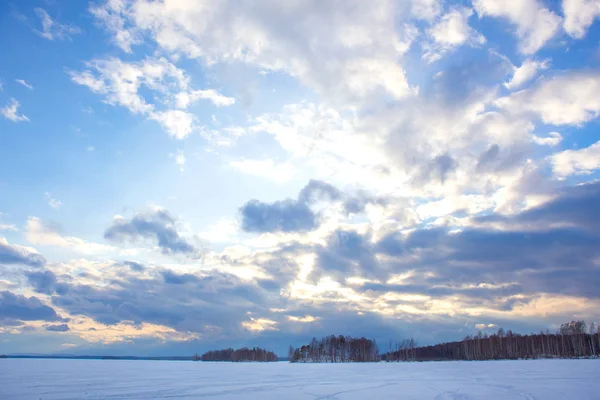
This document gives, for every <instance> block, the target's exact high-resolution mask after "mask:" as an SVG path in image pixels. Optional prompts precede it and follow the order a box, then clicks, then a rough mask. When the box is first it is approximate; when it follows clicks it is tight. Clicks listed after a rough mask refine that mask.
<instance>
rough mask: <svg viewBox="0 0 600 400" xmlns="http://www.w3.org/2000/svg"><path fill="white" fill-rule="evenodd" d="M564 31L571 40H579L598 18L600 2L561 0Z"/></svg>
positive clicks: (596, 0) (599, 0) (593, 0)
mask: <svg viewBox="0 0 600 400" xmlns="http://www.w3.org/2000/svg"><path fill="white" fill-rule="evenodd" d="M562 8H563V14H564V15H565V21H564V24H563V26H564V28H565V31H566V32H567V33H568V34H569V35H570V36H571V37H573V38H576V39H581V38H583V37H584V36H585V34H586V32H587V29H588V28H589V27H590V25H592V23H593V22H594V19H596V18H598V17H599V16H600V0H563V4H562Z"/></svg>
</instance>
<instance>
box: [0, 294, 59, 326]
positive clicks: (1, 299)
mask: <svg viewBox="0 0 600 400" xmlns="http://www.w3.org/2000/svg"><path fill="white" fill-rule="evenodd" d="M0 315H1V316H2V317H3V318H11V319H18V320H22V321H37V320H42V321H62V320H63V319H62V318H61V317H60V316H59V315H58V314H56V311H54V309H53V308H52V307H48V306H47V305H45V304H44V303H42V302H41V300H40V299H38V298H37V297H33V296H32V297H25V296H23V295H20V294H14V293H11V292H8V291H4V292H0Z"/></svg>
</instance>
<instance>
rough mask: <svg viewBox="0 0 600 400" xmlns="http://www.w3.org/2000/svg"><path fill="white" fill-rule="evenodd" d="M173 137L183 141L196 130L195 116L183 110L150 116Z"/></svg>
mask: <svg viewBox="0 0 600 400" xmlns="http://www.w3.org/2000/svg"><path fill="white" fill-rule="evenodd" d="M150 119H153V120H155V121H156V122H158V123H159V124H160V125H161V126H162V127H163V128H164V129H165V130H166V131H167V132H168V133H169V135H171V136H172V137H174V138H176V139H183V138H185V137H187V136H188V135H190V134H191V133H192V132H193V131H194V130H195V129H196V117H195V116H194V114H192V113H189V112H186V111H181V110H168V111H158V112H153V113H151V114H150Z"/></svg>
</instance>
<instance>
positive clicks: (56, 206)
mask: <svg viewBox="0 0 600 400" xmlns="http://www.w3.org/2000/svg"><path fill="white" fill-rule="evenodd" d="M44 197H46V200H48V205H49V206H50V207H52V208H54V209H55V210H57V209H59V208H60V207H61V206H62V205H63V203H62V201H60V200H57V199H55V198H54V197H52V194H51V193H50V192H46V193H44Z"/></svg>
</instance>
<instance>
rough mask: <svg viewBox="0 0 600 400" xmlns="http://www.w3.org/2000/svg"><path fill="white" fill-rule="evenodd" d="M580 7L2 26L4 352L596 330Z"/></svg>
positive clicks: (71, 5)
mask: <svg viewBox="0 0 600 400" xmlns="http://www.w3.org/2000/svg"><path fill="white" fill-rule="evenodd" d="M599 16H600V1H598V0H562V1H542V0H505V1H492V0H473V1H459V2H452V1H443V0H427V1H417V0H395V1H393V0H386V1H383V0H382V1H375V2H363V1H358V0H357V1H326V2H320V1H298V2H279V1H261V2H252V1H248V2H243V3H238V2H232V1H231V2H230V1H221V2H206V1H201V0H195V1H183V0H160V1H159V0H156V1H150V0H132V1H124V0H107V1H92V2H66V1H58V0H56V1H49V0H48V1H39V2H36V1H29V2H16V1H15V2H4V3H2V4H1V5H0V37H2V40H1V41H0V51H1V52H2V54H4V56H3V57H2V58H1V59H0V84H1V86H0V171H2V173H1V174H0V194H1V195H0V353H16V352H42V353H77V354H84V353H85V354H132V355H144V354H152V355H161V354H191V353H193V352H196V351H202V350H205V349H209V348H213V347H215V346H220V345H223V346H229V345H232V346H235V345H268V346H269V347H270V348H273V349H274V350H275V351H277V352H279V353H282V354H283V353H284V352H285V349H287V346H288V345H289V344H298V343H301V342H303V341H306V340H307V339H309V338H311V337H312V336H319V335H325V334H331V333H334V332H335V333H348V334H353V335H366V336H370V337H374V338H376V339H378V340H383V341H384V342H387V341H388V340H390V339H400V338H403V337H409V336H413V337H415V338H417V340H418V341H419V342H420V343H423V344H425V343H433V342H437V341H447V340H455V339H460V338H462V337H464V336H466V335H468V334H473V333H475V332H477V331H478V330H487V331H490V332H491V331H494V330H496V329H497V328H498V327H500V326H502V327H504V328H505V329H514V330H517V331H523V332H529V331H538V330H540V329H546V328H551V329H553V328H555V327H557V326H558V325H559V324H560V323H562V322H564V321H565V320H570V319H573V318H584V319H586V320H588V321H598V320H600V318H599V317H600V315H599V314H598V311H597V310H598V309H599V308H598V305H600V300H599V298H600V292H599V291H598V289H597V288H598V283H600V282H597V280H598V278H597V276H600V274H599V271H598V269H599V268H600V251H599V250H598V249H599V248H600V246H599V245H600V236H598V232H599V230H598V228H599V227H600V225H599V221H598V215H600V210H599V209H598V204H600V183H598V181H597V179H598V170H599V169H600V141H599V140H600V139H599V135H598V129H599V125H598V116H599V115H600V100H599V99H600V98H599V97H598V93H599V92H600V24H599V23H598V21H597V19H598V17H599Z"/></svg>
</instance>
